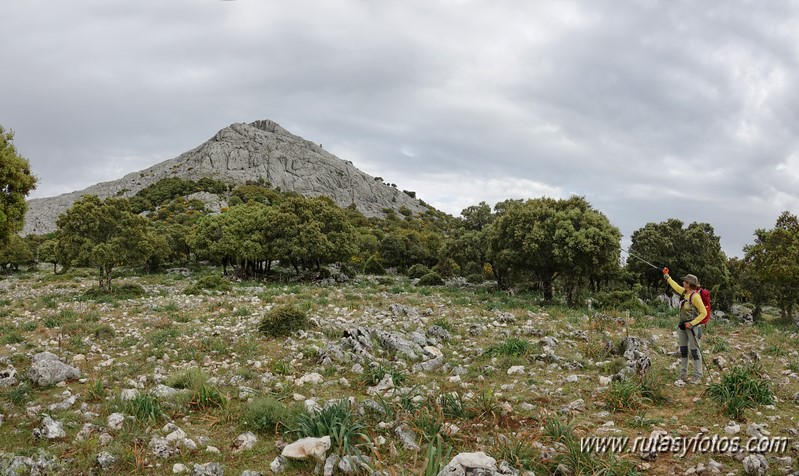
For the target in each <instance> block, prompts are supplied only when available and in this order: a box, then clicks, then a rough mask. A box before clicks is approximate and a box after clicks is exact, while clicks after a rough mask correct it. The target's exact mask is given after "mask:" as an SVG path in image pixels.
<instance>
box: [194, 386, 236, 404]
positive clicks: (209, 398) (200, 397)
mask: <svg viewBox="0 0 799 476" xmlns="http://www.w3.org/2000/svg"><path fill="white" fill-rule="evenodd" d="M189 406H190V407H192V408H194V409H198V410H208V409H211V408H215V407H216V408H225V406H227V398H225V396H224V395H223V394H222V392H220V391H219V389H217V388H216V387H213V386H210V385H201V386H200V388H198V389H195V390H194V395H192V398H191V401H190V402H189Z"/></svg>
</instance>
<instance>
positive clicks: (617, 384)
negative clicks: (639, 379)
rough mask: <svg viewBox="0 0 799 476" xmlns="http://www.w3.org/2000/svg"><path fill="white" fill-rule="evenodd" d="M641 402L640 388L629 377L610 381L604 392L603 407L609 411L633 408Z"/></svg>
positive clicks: (637, 406)
mask: <svg viewBox="0 0 799 476" xmlns="http://www.w3.org/2000/svg"><path fill="white" fill-rule="evenodd" d="M641 403H642V401H641V392H640V388H639V387H638V385H637V384H636V382H635V381H633V380H630V379H622V380H614V381H612V382H611V383H610V386H609V387H608V391H607V393H606V394H605V408H606V409H607V410H608V411H611V412H617V411H626V410H634V409H637V408H639V407H640V406H641Z"/></svg>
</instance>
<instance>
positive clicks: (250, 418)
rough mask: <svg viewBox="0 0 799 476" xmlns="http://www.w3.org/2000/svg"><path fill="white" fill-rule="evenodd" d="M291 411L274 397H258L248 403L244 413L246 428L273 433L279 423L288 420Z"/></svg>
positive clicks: (281, 423)
mask: <svg viewBox="0 0 799 476" xmlns="http://www.w3.org/2000/svg"><path fill="white" fill-rule="evenodd" d="M288 418H289V411H288V409H287V408H286V406H285V405H283V404H282V403H280V402H279V401H277V400H275V399H274V398H263V397H261V398H256V399H253V400H252V401H251V402H249V403H247V406H246V407H245V408H244V413H243V415H242V424H243V425H244V428H246V429H248V430H252V431H255V432H257V433H264V434H272V433H274V432H275V430H276V429H277V428H278V426H279V425H285V424H286V423H287V422H288Z"/></svg>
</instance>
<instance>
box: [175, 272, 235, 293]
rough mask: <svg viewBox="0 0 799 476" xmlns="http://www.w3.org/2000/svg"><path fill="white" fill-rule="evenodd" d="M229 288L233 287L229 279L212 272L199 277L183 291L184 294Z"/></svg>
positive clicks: (225, 290)
mask: <svg viewBox="0 0 799 476" xmlns="http://www.w3.org/2000/svg"><path fill="white" fill-rule="evenodd" d="M231 289H233V285H231V284H230V281H228V280H227V279H225V278H223V277H222V276H219V275H216V274H212V275H208V276H203V277H201V278H200V279H198V280H197V282H195V283H194V284H192V285H191V286H189V287H187V288H186V290H185V291H183V292H184V294H203V292H204V291H219V292H227V291H230V290H231Z"/></svg>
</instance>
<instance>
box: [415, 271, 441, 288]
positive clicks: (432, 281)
mask: <svg viewBox="0 0 799 476" xmlns="http://www.w3.org/2000/svg"><path fill="white" fill-rule="evenodd" d="M443 284H444V280H443V279H441V276H440V275H439V274H438V273H427V274H425V275H424V276H422V277H421V278H419V281H418V282H417V283H416V285H417V286H441V285H443Z"/></svg>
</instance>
